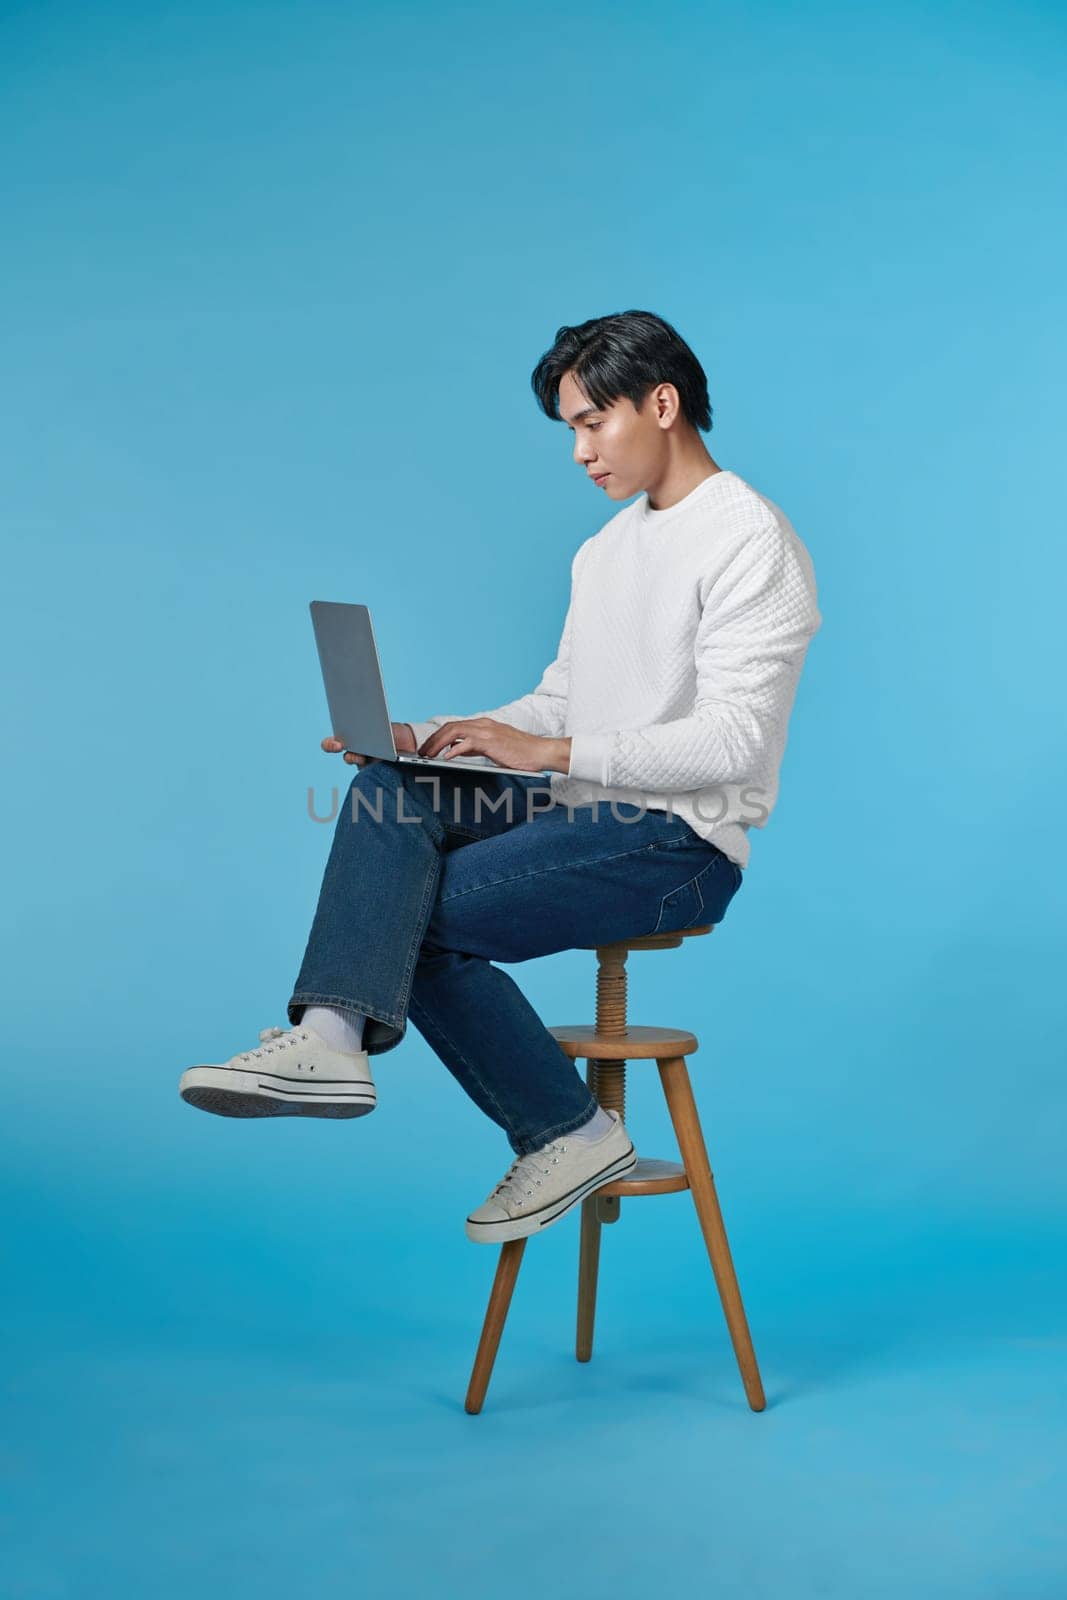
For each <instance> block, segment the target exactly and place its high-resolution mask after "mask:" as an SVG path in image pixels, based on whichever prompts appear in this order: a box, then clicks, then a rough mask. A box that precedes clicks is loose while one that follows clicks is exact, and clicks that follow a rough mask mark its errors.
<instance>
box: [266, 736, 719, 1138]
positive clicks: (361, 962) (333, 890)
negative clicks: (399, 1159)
mask: <svg viewBox="0 0 1067 1600" xmlns="http://www.w3.org/2000/svg"><path fill="white" fill-rule="evenodd" d="M740 884H741V868H740V867H738V866H737V865H736V863H734V862H733V861H731V860H730V858H729V857H728V856H726V855H724V854H723V852H722V851H721V850H720V849H719V848H718V847H717V846H716V845H714V844H712V843H710V841H708V840H705V839H702V838H701V837H700V836H699V834H697V833H696V832H695V831H694V830H693V829H692V828H691V827H690V826H689V824H688V823H687V822H685V821H684V820H683V819H682V818H680V817H672V816H669V815H668V814H667V813H666V812H663V811H650V810H648V809H647V808H645V807H643V806H642V805H640V804H637V803H634V804H632V805H631V804H623V803H622V802H614V804H612V803H611V802H608V801H600V802H598V803H597V804H595V805H587V806H572V807H568V806H567V805H565V804H562V803H559V804H557V803H555V802H554V801H553V800H552V797H551V792H550V790H549V786H548V780H547V779H546V778H544V777H543V776H541V775H538V774H531V775H530V777H529V778H527V777H525V776H523V777H513V776H510V775H508V774H504V773H500V774H494V773H493V772H492V771H491V770H486V771H478V772H473V771H470V770H468V771H466V772H464V771H461V770H458V769H457V770H456V771H455V772H454V773H453V772H448V771H446V770H444V769H442V768H429V767H422V768H418V767H410V766H403V765H401V764H399V763H396V762H390V761H371V762H368V763H367V764H366V765H365V766H363V767H360V768H359V769H358V770H357V773H356V776H355V777H354V778H353V779H352V783H351V786H350V788H349V790H348V793H347V795H346V797H345V800H344V802H343V803H342V805H341V807H340V809H339V811H338V815H337V821H336V826H335V829H334V835H333V843H332V846H331V849H330V854H329V859H328V860H327V863H326V870H325V873H324V875H323V880H322V888H321V890H320V893H319V901H318V906H317V909H316V911H315V917H314V920H313V922H312V926H311V932H310V935H309V937H308V942H307V949H306V950H305V952H304V959H303V963H302V965H301V968H300V972H299V974H298V976H297V980H296V986H295V988H294V990H293V994H292V998H291V999H290V1000H289V1003H288V1015H289V1021H290V1022H291V1023H293V1024H296V1023H298V1022H299V1021H300V1018H301V1016H302V1015H303V1010H304V1007H305V1006H309V1005H330V1006H341V1007H345V1008H347V1009H349V1010H353V1011H362V1012H364V1013H365V1015H366V1018H367V1020H366V1022H365V1024H364V1031H363V1048H364V1049H365V1050H366V1051H367V1053H368V1055H379V1054H381V1053H382V1052H383V1051H386V1050H391V1049H393V1048H394V1046H396V1045H398V1044H399V1043H400V1041H401V1039H402V1038H403V1037H404V1033H405V1031H406V1028H407V1019H408V1017H409V1016H410V1018H411V1020H412V1022H413V1023H414V1024H415V1026H416V1028H417V1029H418V1031H419V1033H421V1034H422V1036H423V1038H424V1039H425V1040H426V1042H427V1044H429V1045H430V1047H431V1048H432V1049H433V1050H434V1052H435V1053H436V1054H437V1055H438V1056H439V1057H440V1059H441V1060H442V1061H443V1062H444V1064H445V1066H446V1067H447V1068H448V1069H449V1071H450V1072H451V1073H452V1074H453V1076H454V1077H455V1078H456V1079H458V1081H459V1083H460V1085H461V1086H462V1087H463V1089H465V1090H466V1092H467V1094H468V1095H469V1096H470V1098H471V1099H472V1100H473V1101H474V1102H475V1104H476V1105H478V1106H480V1107H481V1109H482V1110H483V1111H484V1112H485V1114H486V1115H487V1116H489V1117H491V1118H492V1119H493V1121H494V1122H496V1123H498V1124H499V1125H500V1127H502V1128H503V1129H504V1131H505V1133H506V1134H507V1137H508V1140H509V1142H510V1144H511V1147H512V1149H513V1150H514V1151H515V1152H516V1153H517V1154H519V1155H525V1154H526V1153H527V1152H529V1151H531V1150H537V1149H540V1148H541V1146H542V1145H545V1144H547V1143H548V1142H549V1140H551V1139H554V1138H556V1137H558V1136H559V1135H561V1134H565V1133H569V1132H571V1130H572V1129H574V1128H578V1127H580V1126H581V1125H582V1123H584V1122H587V1121H588V1120H589V1119H590V1118H591V1117H592V1116H593V1115H594V1114H595V1112H596V1109H597V1102H596V1100H595V1098H594V1097H593V1095H592V1094H591V1093H590V1091H589V1089H588V1087H587V1086H586V1084H585V1082H584V1081H583V1079H582V1076H581V1074H580V1072H579V1071H578V1069H577V1067H576V1066H575V1064H574V1062H573V1061H572V1060H571V1059H570V1057H569V1056H567V1055H566V1054H565V1053H564V1051H563V1050H562V1048H561V1046H560V1045H559V1044H558V1043H557V1042H556V1040H555V1039H554V1038H553V1037H552V1035H551V1033H549V1031H548V1029H547V1027H546V1026H545V1025H544V1023H543V1022H542V1021H541V1019H540V1018H539V1017H538V1015H537V1013H536V1012H535V1011H534V1009H533V1007H532V1006H531V1005H530V1003H529V1001H528V1000H527V999H526V998H525V996H524V995H523V994H522V992H521V990H520V989H519V988H518V986H517V984H516V983H515V982H514V980H513V979H512V978H511V977H510V975H509V974H508V973H506V972H503V971H501V969H500V968H499V967H497V966H494V965H493V963H494V962H497V961H502V962H516V961H530V960H532V959H533V958H534V957H535V956H545V955H551V954H553V953H554V952H555V951H557V950H572V949H576V948H585V947H592V946H595V945H598V944H610V943H611V942H612V941H614V940H623V939H627V938H635V937H637V936H638V935H641V934H649V933H657V932H676V931H678V930H679V929H681V928H687V927H693V926H695V925H697V924H701V925H702V924H705V923H716V922H721V921H722V919H723V916H724V914H725V912H726V908H727V906H728V905H729V903H730V901H731V900H732V898H733V896H734V895H735V894H736V892H737V890H738V888H739V887H740Z"/></svg>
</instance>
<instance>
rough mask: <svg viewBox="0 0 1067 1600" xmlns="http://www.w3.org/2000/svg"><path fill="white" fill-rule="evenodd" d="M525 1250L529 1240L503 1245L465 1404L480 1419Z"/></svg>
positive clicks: (519, 1240) (513, 1241)
mask: <svg viewBox="0 0 1067 1600" xmlns="http://www.w3.org/2000/svg"><path fill="white" fill-rule="evenodd" d="M525 1249H526V1240H525V1239H509V1240H508V1241H507V1243H506V1244H502V1245H501V1246H500V1259H499V1261H498V1262H497V1264H496V1276H495V1277H494V1278H493V1287H492V1290H491V1291H490V1294H489V1305H488V1308H487V1310H486V1313H485V1321H484V1323H483V1324H482V1336H481V1338H480V1339H479V1340H478V1352H477V1354H476V1355H475V1357H474V1367H473V1370H472V1371H471V1381H470V1383H469V1385H468V1386H467V1398H466V1400H465V1402H464V1406H465V1409H466V1410H467V1411H469V1412H470V1414H471V1416H476V1415H477V1413H478V1412H479V1411H480V1410H481V1409H482V1401H483V1400H484V1399H485V1391H486V1389H488V1387H489V1379H490V1378H491V1377H492V1374H493V1362H494V1361H495V1360H496V1353H497V1350H498V1349H499V1346H500V1335H501V1334H502V1333H503V1331H504V1319H505V1318H506V1317H507V1314H508V1307H509V1306H510V1304H511V1296H512V1293H513V1291H514V1288H515V1280H516V1278H517V1277H518V1276H519V1268H520V1266H521V1265H522V1253H523V1251H524V1250H525Z"/></svg>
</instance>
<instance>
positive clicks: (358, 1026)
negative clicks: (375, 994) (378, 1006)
mask: <svg viewBox="0 0 1067 1600" xmlns="http://www.w3.org/2000/svg"><path fill="white" fill-rule="evenodd" d="M363 1022H364V1014H363V1012H362V1011H342V1010H341V1008H340V1006H307V1007H305V1009H304V1015H303V1016H302V1017H301V1018H300V1021H299V1022H298V1023H297V1027H298V1028H310V1029H311V1030H312V1032H313V1033H317V1034H318V1036H319V1038H320V1039H321V1040H322V1041H323V1042H324V1043H325V1044H328V1045H329V1047H330V1049H331V1050H347V1051H348V1052H349V1054H355V1053H357V1052H358V1051H360V1050H362V1049H363Z"/></svg>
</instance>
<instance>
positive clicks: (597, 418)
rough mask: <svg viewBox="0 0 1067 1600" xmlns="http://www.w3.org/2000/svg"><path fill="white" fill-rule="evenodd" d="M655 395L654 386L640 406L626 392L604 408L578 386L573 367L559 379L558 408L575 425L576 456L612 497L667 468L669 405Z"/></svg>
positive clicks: (621, 495) (635, 491)
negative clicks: (625, 394) (626, 397)
mask: <svg viewBox="0 0 1067 1600" xmlns="http://www.w3.org/2000/svg"><path fill="white" fill-rule="evenodd" d="M658 392H660V393H662V392H663V391H662V386H661V390H660V391H658ZM655 398H656V391H653V392H652V393H651V394H649V395H646V396H645V398H644V400H643V401H642V404H641V410H640V411H638V409H637V407H636V406H635V405H634V403H633V401H632V400H627V399H625V398H622V399H619V400H614V401H612V403H611V404H610V405H609V406H607V407H605V408H603V409H601V408H598V407H596V406H594V405H593V402H592V401H591V400H590V398H589V396H588V395H587V394H585V392H584V391H583V390H582V389H581V388H579V386H578V383H577V381H576V380H575V378H574V375H573V373H570V372H565V373H564V374H563V376H562V378H561V379H560V381H559V414H560V417H561V418H562V419H563V421H564V422H565V423H566V424H567V426H568V427H569V428H571V429H573V432H574V459H575V461H576V462H577V463H578V465H579V466H580V467H582V468H583V469H584V470H585V472H586V474H587V475H588V477H590V478H592V479H595V480H596V481H597V487H598V488H599V489H602V490H603V492H604V493H605V494H606V495H607V497H608V499H609V500H626V499H628V498H629V496H630V495H632V494H638V493H640V491H641V490H642V489H644V488H645V487H646V486H647V485H648V484H650V483H655V482H656V480H657V479H658V478H659V476H660V474H661V473H662V471H663V468H664V464H665V462H666V459H667V433H666V423H667V422H668V421H669V420H670V406H669V404H668V408H667V415H666V416H664V415H663V414H662V409H663V408H662V405H657V404H654V403H653V402H654V400H655Z"/></svg>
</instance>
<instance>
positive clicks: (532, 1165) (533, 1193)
mask: <svg viewBox="0 0 1067 1600" xmlns="http://www.w3.org/2000/svg"><path fill="white" fill-rule="evenodd" d="M608 1116H609V1117H610V1118H611V1119H612V1126H611V1127H610V1128H609V1129H608V1131H607V1133H605V1134H603V1135H602V1137H601V1138H599V1139H593V1140H589V1139H572V1138H571V1137H570V1136H569V1135H568V1134H566V1133H564V1134H562V1135H561V1136H560V1137H559V1138H558V1139H553V1141H552V1143H551V1144H546V1145H545V1146H544V1148H543V1149H541V1150H534V1151H533V1152H532V1154H530V1155H526V1156H519V1157H518V1158H517V1159H516V1160H515V1161H513V1162H512V1164H511V1166H510V1167H509V1168H508V1170H507V1172H506V1174H505V1175H504V1177H503V1178H502V1179H501V1180H500V1182H499V1183H498V1184H497V1186H496V1188H495V1189H494V1190H493V1192H492V1194H491V1195H490V1196H489V1198H488V1200H486V1202H485V1204H484V1205H480V1206H479V1207H478V1209H477V1211H472V1212H471V1214H470V1216H469V1217H468V1218H467V1238H468V1239H476V1240H478V1242H479V1243H480V1244H500V1243H502V1242H503V1241H504V1240H506V1239H524V1238H526V1236H527V1235H528V1234H531V1233H539V1232H540V1231H541V1229H542V1228H548V1227H551V1225H552V1223H553V1222H558V1221H559V1219H560V1217H565V1216H566V1214H567V1212H568V1211H570V1210H571V1209H572V1208H573V1207H574V1206H576V1205H577V1204H578V1203H579V1201H581V1200H584V1199H585V1197H586V1195H587V1194H592V1192H593V1190H594V1189H599V1188H600V1186H601V1184H604V1183H610V1182H611V1180H612V1178H621V1177H622V1176H623V1174H624V1173H627V1172H629V1171H630V1170H631V1169H632V1168H633V1167H636V1165H637V1154H636V1152H635V1150H634V1147H633V1145H632V1144H631V1143H630V1136H629V1134H628V1133H627V1132H626V1129H625V1127H624V1126H623V1121H622V1118H621V1117H620V1116H619V1113H618V1112H617V1111H609V1112H608Z"/></svg>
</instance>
